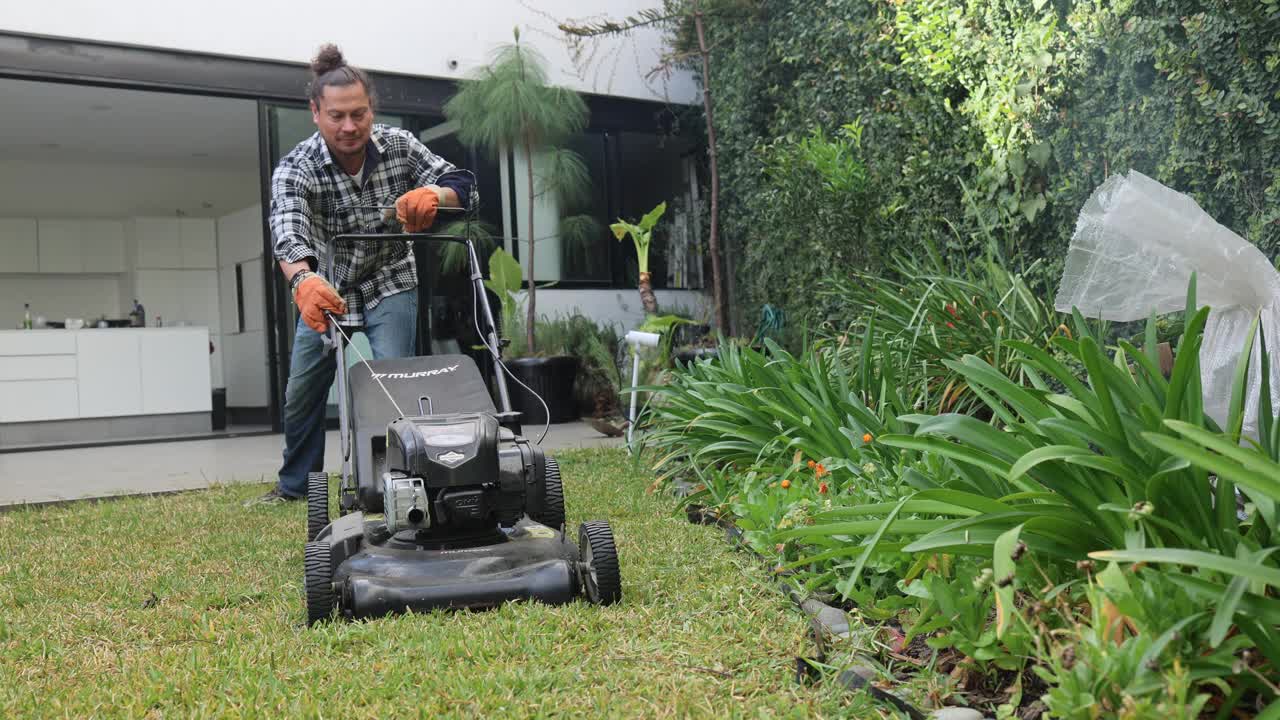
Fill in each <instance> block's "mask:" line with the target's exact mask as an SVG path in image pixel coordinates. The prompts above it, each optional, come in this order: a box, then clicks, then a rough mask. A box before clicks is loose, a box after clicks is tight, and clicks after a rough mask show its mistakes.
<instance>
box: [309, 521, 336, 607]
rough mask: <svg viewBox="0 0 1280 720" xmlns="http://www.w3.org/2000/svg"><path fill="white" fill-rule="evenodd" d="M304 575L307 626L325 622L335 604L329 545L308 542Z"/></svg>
mask: <svg viewBox="0 0 1280 720" xmlns="http://www.w3.org/2000/svg"><path fill="white" fill-rule="evenodd" d="M304 560H305V567H306V575H305V576H304V578H303V581H304V582H303V584H304V585H305V586H306V593H307V625H308V626H311V625H315V624H316V623H318V622H320V621H321V620H327V619H328V618H329V616H330V615H332V614H333V606H334V605H335V603H336V600H335V596H334V592H333V565H332V564H331V555H330V552H329V543H326V542H309V543H307V545H306V550H305V557H304Z"/></svg>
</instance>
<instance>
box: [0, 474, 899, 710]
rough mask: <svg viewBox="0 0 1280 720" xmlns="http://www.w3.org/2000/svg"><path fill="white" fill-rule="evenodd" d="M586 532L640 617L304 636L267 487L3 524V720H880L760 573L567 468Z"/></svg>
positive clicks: (638, 493) (634, 498) (297, 535)
mask: <svg viewBox="0 0 1280 720" xmlns="http://www.w3.org/2000/svg"><path fill="white" fill-rule="evenodd" d="M559 457H560V463H561V467H562V469H563V473H564V476H565V485H566V495H567V498H568V500H567V504H568V511H569V520H570V528H571V529H575V528H576V527H577V523H578V522H581V521H583V520H588V519H608V520H610V521H611V522H612V523H613V527H614V533H615V535H616V538H617V541H618V548H619V555H620V558H621V563H622V571H623V601H622V603H621V604H620V605H616V606H612V607H608V608H598V607H595V606H592V605H589V604H587V603H585V602H575V603H573V604H570V605H566V606H561V607H548V606H545V605H538V604H531V603H519V604H509V605H506V606H504V607H501V608H498V609H495V610H491V611H481V612H466V611H461V612H443V611H441V612H434V613H430V614H425V615H403V616H397V617H389V618H383V619H379V620H373V621H366V622H358V623H347V622H338V623H329V624H324V625H321V626H319V627H317V628H314V629H310V630H308V629H305V628H304V627H302V619H303V615H304V612H303V599H302V542H303V533H304V515H305V508H304V507H303V506H302V505H301V504H291V505H288V506H275V507H263V508H256V509H251V510H246V509H243V508H241V506H240V504H241V502H242V501H243V500H245V499H246V498H248V497H251V496H253V495H254V494H255V493H260V492H262V490H263V487H262V486H231V487H220V488H214V489H212V490H208V491H201V492H193V493H186V494H181V495H170V496H160V497H149V498H138V499H127V500H115V501H111V502H103V503H93V502H85V503H79V504H73V505H67V506H59V507H50V508H35V509H23V510H15V511H11V512H6V513H0V717H4V718H21V717H40V718H50V717H134V718H139V717H183V718H191V717H328V718H348V717H401V716H412V717H437V716H442V717H502V718H504V719H506V718H521V717H562V716H583V717H726V716H730V717H743V716H746V717H876V716H879V715H882V714H883V713H884V711H883V710H881V709H879V708H873V707H872V706H871V705H870V704H869V701H868V700H867V699H866V697H865V696H863V695H857V696H852V697H851V696H848V695H846V694H844V693H843V692H842V691H839V690H837V689H834V687H823V686H820V687H819V688H817V689H810V688H806V687H801V686H798V685H796V684H795V681H794V679H793V677H792V676H793V672H794V657H795V656H796V655H797V654H803V653H805V652H806V650H807V649H808V648H809V647H810V643H809V641H808V640H807V639H806V637H805V632H806V624H805V622H804V619H803V617H802V616H801V615H800V614H799V613H798V612H797V611H796V610H794V609H793V608H792V607H791V606H790V605H789V604H788V603H787V602H786V601H785V600H784V599H783V598H782V596H781V594H780V593H778V592H777V591H776V590H775V589H774V588H772V587H771V586H769V585H768V584H767V582H766V580H765V579H764V578H763V577H762V573H761V572H760V570H759V567H758V566H757V565H756V564H755V563H754V562H753V561H752V560H751V559H749V557H748V556H746V555H745V554H742V553H735V552H734V551H733V550H731V549H730V548H729V547H728V546H727V544H726V543H725V542H724V539H723V537H722V536H721V535H720V534H719V533H718V532H716V531H714V530H713V529H710V528H706V527H699V526H693V525H690V524H688V523H687V522H686V521H685V520H684V518H683V517H682V516H680V515H677V514H673V513H672V512H671V505H670V502H669V501H667V500H664V499H662V498H659V497H654V496H650V495H646V494H645V492H644V488H645V487H646V486H647V485H648V484H649V482H650V478H649V477H647V476H646V475H645V474H644V472H643V471H642V470H640V469H638V468H636V466H635V465H634V464H633V463H632V462H631V461H630V460H629V459H628V458H627V456H626V455H625V453H623V452H622V451H620V450H595V451H578V452H566V453H563V454H561V455H560V456H559Z"/></svg>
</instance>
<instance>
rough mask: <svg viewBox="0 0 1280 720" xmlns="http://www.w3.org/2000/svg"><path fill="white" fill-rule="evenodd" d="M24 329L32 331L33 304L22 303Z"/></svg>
mask: <svg viewBox="0 0 1280 720" xmlns="http://www.w3.org/2000/svg"><path fill="white" fill-rule="evenodd" d="M22 315H23V317H22V329H23V330H30V329H31V303H22Z"/></svg>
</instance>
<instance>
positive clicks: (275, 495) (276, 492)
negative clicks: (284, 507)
mask: <svg viewBox="0 0 1280 720" xmlns="http://www.w3.org/2000/svg"><path fill="white" fill-rule="evenodd" d="M301 499H302V498H300V497H294V496H293V495H285V494H284V493H282V492H280V486H279V485H276V486H275V487H273V488H271V490H269V491H268V492H267V493H266V494H265V495H263V496H262V497H256V498H253V499H252V500H248V501H246V502H245V504H244V506H245V507H252V506H254V505H278V504H280V503H286V502H294V501H297V500H301Z"/></svg>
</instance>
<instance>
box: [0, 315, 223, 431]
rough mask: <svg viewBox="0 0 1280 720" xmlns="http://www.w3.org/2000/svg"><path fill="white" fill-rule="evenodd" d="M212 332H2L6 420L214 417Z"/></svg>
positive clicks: (0, 386)
mask: <svg viewBox="0 0 1280 720" xmlns="http://www.w3.org/2000/svg"><path fill="white" fill-rule="evenodd" d="M212 404H213V403H212V392H211V388H210V382H209V330H208V328H205V327H159V328H88V327H86V328H83V329H81V330H64V329H40V330H0V423H21V422H35V421H49V420H74V419H83V418H111V417H123V416H134V415H170V414H176V413H197V412H203V413H208V412H209V411H210V410H211V409H212Z"/></svg>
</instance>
